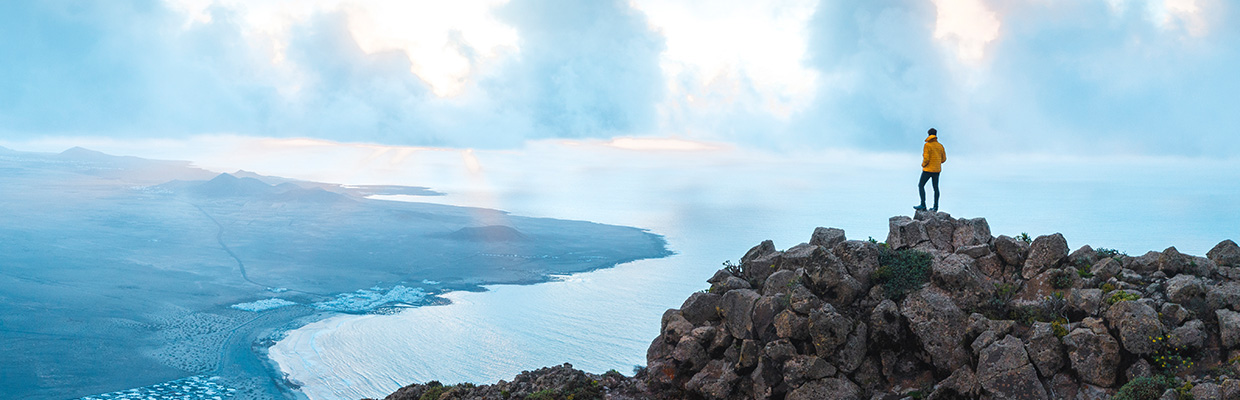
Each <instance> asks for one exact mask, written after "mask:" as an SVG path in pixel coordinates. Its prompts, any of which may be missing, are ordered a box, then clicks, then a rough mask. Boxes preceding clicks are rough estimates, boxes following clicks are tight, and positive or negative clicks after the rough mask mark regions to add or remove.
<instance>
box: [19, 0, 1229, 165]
mask: <svg viewBox="0 0 1240 400" xmlns="http://www.w3.org/2000/svg"><path fill="white" fill-rule="evenodd" d="M1237 8H1238V7H1237V6H1236V5H1234V4H1233V3H1231V2H1227V1H1223V0H1083V1H1082V0H1018V1H997V0H927V1H914V2H874V1H859V0H819V1H814V0H768V1H758V2H736V1H722V2H702V1H696V0H674V1H670V0H669V1H645V0H634V1H631V2H625V1H621V0H614V1H598V2H576V1H556V0H510V1H504V0H469V1H458V2H437V1H395V0H382V1H355V0H317V1H295V0H254V1H243V0H165V1H158V0H134V1H131V2H121V3H117V2H110V3H107V4H103V3H91V2H73V1H47V2H6V3H3V5H0V38H2V39H0V55H2V56H3V59H4V60H5V61H4V62H3V63H0V131H2V132H4V133H5V134H6V135H8V136H9V137H10V138H20V137H46V136H53V135H103V136H121V137H131V136H139V137H174V138H175V137H184V136H186V135H193V134H202V133H236V134H242V135H252V136H279V137H289V136H304V137H316V138H325V139H331V140H339V141H358V142H381V143H390V144H412V145H436V146H460V147H512V146H518V145H520V144H521V143H522V142H524V141H526V140H529V139H532V138H546V137H566V138H578V137H604V138H607V137H617V136H661V137H667V136H671V137H679V138H687V139H700V140H711V141H730V142H735V143H738V144H740V145H743V146H763V147H774V148H784V149H796V148H803V147H807V146H808V147H832V146H843V147H860V148H869V149H883V150H890V149H906V148H909V147H912V148H916V146H917V141H918V140H919V137H920V136H921V135H922V132H924V131H925V129H926V128H928V127H930V126H935V127H937V128H939V129H940V130H941V131H942V132H943V133H944V141H945V142H947V143H950V144H951V145H952V146H953V148H954V149H957V150H964V151H995V150H999V151H1036V152H1060V151H1070V152H1096V151H1118V152H1136V153H1157V152H1173V153H1179V154H1190V155H1192V154H1209V155H1230V154H1234V153H1235V152H1236V150H1237V149H1240V145H1237V144H1233V143H1231V142H1230V139H1232V136H1234V134H1233V133H1232V132H1234V131H1235V130H1236V129H1237V127H1238V126H1240V116H1236V114H1237V113H1235V112H1234V111H1233V109H1234V108H1235V106H1236V103H1235V101H1234V100H1232V99H1233V98H1234V97H1235V96H1234V94H1235V93H1236V92H1237V91H1240V78H1237V77H1236V76H1235V74H1234V70H1235V69H1236V67H1237V66H1238V65H1240V43H1238V42H1240V31H1238V29H1240V28H1237V27H1238V25H1236V24H1234V23H1229V22H1232V21H1233V20H1234V19H1235V18H1236V17H1237V15H1238V14H1240V13H1238V12H1237ZM1183 133H1187V135H1182V134H1183ZM1175 136H1180V137H1176V138H1175V139H1174V140H1172V137H1175Z"/></svg>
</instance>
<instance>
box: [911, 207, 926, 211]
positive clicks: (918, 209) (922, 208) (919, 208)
mask: <svg viewBox="0 0 1240 400" xmlns="http://www.w3.org/2000/svg"><path fill="white" fill-rule="evenodd" d="M913 209H914V210H917V211H926V206H913Z"/></svg>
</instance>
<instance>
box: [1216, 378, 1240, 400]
mask: <svg viewBox="0 0 1240 400" xmlns="http://www.w3.org/2000/svg"><path fill="white" fill-rule="evenodd" d="M1221 386H1222V387H1221V388H1220V391H1221V392H1222V398H1223V400H1240V380H1236V379H1231V378H1226V379H1223V384H1222V385H1221Z"/></svg>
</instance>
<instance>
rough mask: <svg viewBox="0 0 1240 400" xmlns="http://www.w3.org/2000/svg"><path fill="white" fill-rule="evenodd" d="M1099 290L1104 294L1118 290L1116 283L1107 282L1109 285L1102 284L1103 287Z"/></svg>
mask: <svg viewBox="0 0 1240 400" xmlns="http://www.w3.org/2000/svg"><path fill="white" fill-rule="evenodd" d="M1099 289H1102V293H1111V292H1114V291H1115V289H1117V288H1116V287H1115V284H1114V283H1111V282H1107V283H1104V284H1102V287H1101V288H1099Z"/></svg>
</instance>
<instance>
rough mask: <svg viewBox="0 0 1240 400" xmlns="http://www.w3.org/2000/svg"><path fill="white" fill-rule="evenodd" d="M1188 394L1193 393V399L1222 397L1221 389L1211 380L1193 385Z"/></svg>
mask: <svg viewBox="0 0 1240 400" xmlns="http://www.w3.org/2000/svg"><path fill="white" fill-rule="evenodd" d="M1188 394H1191V395H1193V398H1194V399H1201V400H1217V399H1222V398H1223V389H1222V388H1221V387H1219V386H1218V384H1215V383H1212V382H1201V383H1198V384H1196V385H1193V388H1192V389H1191V390H1189V391H1188Z"/></svg>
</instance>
